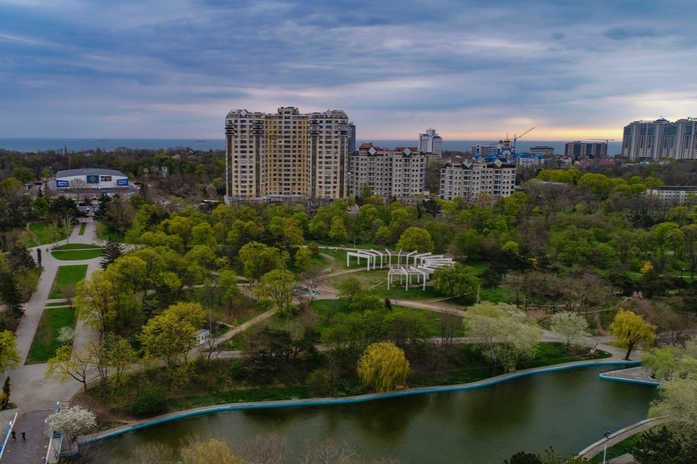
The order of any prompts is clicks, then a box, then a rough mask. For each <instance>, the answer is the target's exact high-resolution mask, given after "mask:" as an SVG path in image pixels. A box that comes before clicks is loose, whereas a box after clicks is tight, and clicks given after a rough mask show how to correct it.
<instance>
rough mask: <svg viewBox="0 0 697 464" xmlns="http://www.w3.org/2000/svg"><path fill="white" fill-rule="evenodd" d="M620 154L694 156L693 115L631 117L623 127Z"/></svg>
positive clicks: (695, 126) (696, 156)
mask: <svg viewBox="0 0 697 464" xmlns="http://www.w3.org/2000/svg"><path fill="white" fill-rule="evenodd" d="M622 155H623V156H627V157H629V158H631V159H642V158H643V159H646V158H649V159H654V160H658V159H661V158H672V159H697V119H694V118H687V119H679V120H677V121H675V122H670V121H668V120H666V119H664V118H660V119H657V120H655V121H634V122H632V123H630V124H629V125H627V126H625V128H624V136H623V138H622Z"/></svg>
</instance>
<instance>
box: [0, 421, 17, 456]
mask: <svg viewBox="0 0 697 464" xmlns="http://www.w3.org/2000/svg"><path fill="white" fill-rule="evenodd" d="M16 421H17V413H15V417H14V419H12V420H11V421H10V423H9V425H8V426H7V432H5V439H4V440H3V441H2V447H0V459H2V455H3V453H4V452H5V447H6V446H7V440H8V439H9V438H10V432H12V427H14V425H15V422H16Z"/></svg>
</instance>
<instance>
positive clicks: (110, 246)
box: [99, 239, 124, 269]
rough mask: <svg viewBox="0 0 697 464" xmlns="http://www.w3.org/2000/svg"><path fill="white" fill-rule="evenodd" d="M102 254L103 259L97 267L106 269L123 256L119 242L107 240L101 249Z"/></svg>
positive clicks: (122, 248)
mask: <svg viewBox="0 0 697 464" xmlns="http://www.w3.org/2000/svg"><path fill="white" fill-rule="evenodd" d="M102 253H104V258H102V260H101V261H100V263H99V266H100V267H101V268H102V269H106V268H107V266H108V265H109V264H111V263H113V262H114V261H116V260H117V259H118V258H120V257H121V256H123V253H124V247H123V245H122V244H120V243H119V242H117V241H115V240H111V239H109V240H107V242H106V243H105V244H104V246H103V247H102Z"/></svg>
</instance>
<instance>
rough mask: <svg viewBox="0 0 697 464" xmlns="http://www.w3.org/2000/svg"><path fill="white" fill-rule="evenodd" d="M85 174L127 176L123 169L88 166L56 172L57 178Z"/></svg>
mask: <svg viewBox="0 0 697 464" xmlns="http://www.w3.org/2000/svg"><path fill="white" fill-rule="evenodd" d="M85 175H93V176H123V177H127V176H126V175H125V174H124V173H122V172H121V171H117V170H115V169H95V168H87V169H65V170H63V171H58V172H57V173H56V178H58V177H71V176H85Z"/></svg>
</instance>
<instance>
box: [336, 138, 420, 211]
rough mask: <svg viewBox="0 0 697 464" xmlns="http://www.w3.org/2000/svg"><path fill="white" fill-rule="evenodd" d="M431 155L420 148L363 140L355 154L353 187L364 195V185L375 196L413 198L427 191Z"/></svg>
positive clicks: (352, 171) (352, 190) (352, 166)
mask: <svg viewBox="0 0 697 464" xmlns="http://www.w3.org/2000/svg"><path fill="white" fill-rule="evenodd" d="M427 160H428V156H427V155H425V154H424V153H422V152H420V151H418V149H417V148H416V147H397V148H395V149H394V150H390V149H388V148H381V147H376V146H374V145H373V144H372V143H363V144H361V146H360V147H359V148H358V151H357V152H356V153H354V154H353V155H351V160H350V172H351V175H350V176H349V189H350V192H351V195H360V194H361V190H362V189H363V188H364V186H368V187H370V191H371V193H372V194H373V195H378V196H380V197H381V198H383V199H385V200H387V199H389V198H397V199H402V198H411V197H415V196H416V195H418V194H422V193H423V192H424V185H425V178H426V163H427Z"/></svg>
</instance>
